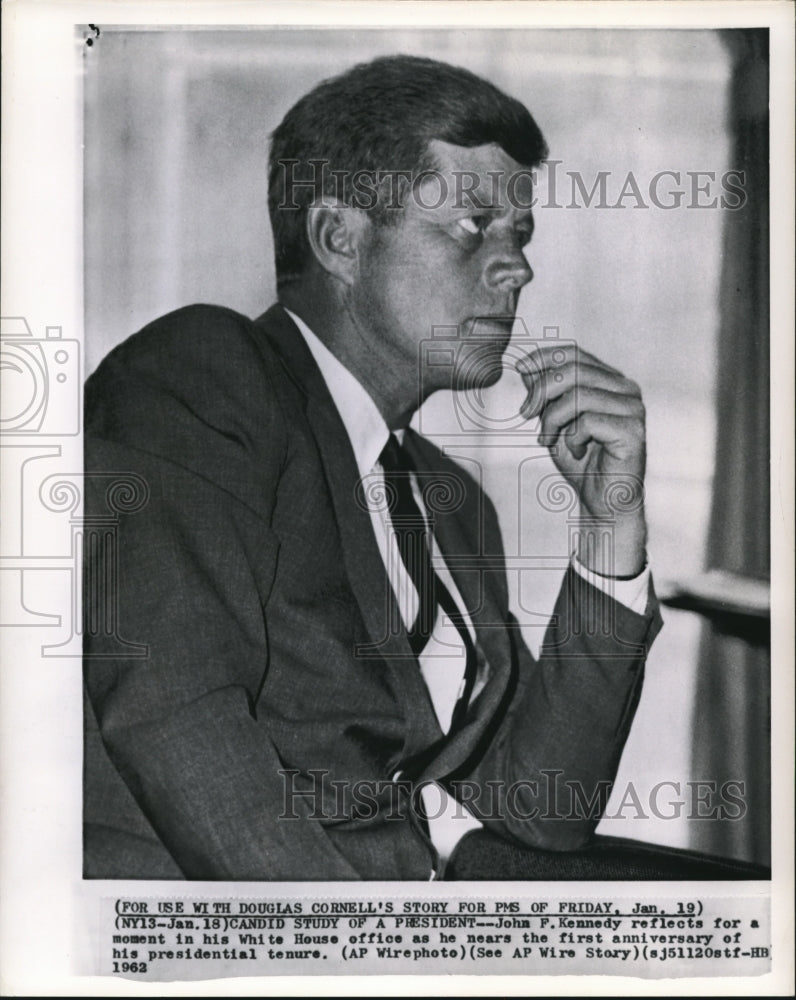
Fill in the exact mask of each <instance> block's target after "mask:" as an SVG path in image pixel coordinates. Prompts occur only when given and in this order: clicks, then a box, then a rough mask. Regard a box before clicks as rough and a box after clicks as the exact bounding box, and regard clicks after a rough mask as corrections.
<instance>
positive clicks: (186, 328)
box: [85, 305, 289, 507]
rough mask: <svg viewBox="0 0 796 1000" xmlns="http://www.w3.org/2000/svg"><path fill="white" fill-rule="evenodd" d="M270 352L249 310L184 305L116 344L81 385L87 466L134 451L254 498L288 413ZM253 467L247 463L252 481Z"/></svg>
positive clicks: (282, 445)
mask: <svg viewBox="0 0 796 1000" xmlns="http://www.w3.org/2000/svg"><path fill="white" fill-rule="evenodd" d="M279 377H280V364H279V360H278V357H277V355H276V353H275V352H274V350H273V349H272V347H271V346H270V344H269V343H268V341H267V339H266V338H264V337H262V336H258V335H257V330H256V329H255V326H254V324H253V323H252V321H251V320H249V319H247V318H246V317H245V316H242V315H241V314H239V313H236V312H234V311H233V310H231V309H225V308H222V307H218V306H208V305H193V306H187V307H185V308H183V309H179V310H177V311H175V312H172V313H169V314H168V315H166V316H163V317H161V318H160V319H157V320H155V321H154V322H152V323H150V324H148V325H147V326H146V327H144V328H143V329H142V330H140V331H139V332H138V333H136V334H133V335H132V336H131V337H129V338H128V339H127V340H125V341H124V342H123V343H122V344H120V345H119V346H118V347H116V348H115V349H114V350H113V351H111V352H110V354H109V355H108V356H107V357H106V358H105V360H104V361H103V362H102V363H101V364H100V366H99V367H98V368H97V370H96V371H95V372H94V373H93V374H92V375H91V376H90V377H89V379H88V380H87V382H86V388H85V442H86V443H85V450H86V465H87V469H88V470H91V468H92V467H93V466H94V465H95V456H97V458H96V463H97V465H98V467H99V468H101V467H102V465H101V464H99V463H100V456H102V460H101V461H102V463H107V461H108V458H107V454H108V448H109V446H112V450H117V451H118V450H121V451H122V452H125V453H127V452H130V451H135V452H144V453H147V454H148V455H150V456H156V457H157V458H158V459H161V460H165V461H167V462H170V463H172V464H173V465H176V466H179V467H181V468H182V469H183V470H185V471H187V472H189V473H191V474H193V475H197V476H200V477H202V478H203V479H206V480H209V481H210V482H212V483H214V484H216V485H221V486H223V488H224V489H226V490H228V491H229V492H231V493H233V494H234V495H235V496H236V497H237V498H238V499H240V500H242V501H243V502H244V503H246V504H247V505H250V506H252V505H253V506H255V507H256V506H257V504H258V503H259V499H260V498H261V497H262V484H263V482H264V481H273V480H274V479H275V478H278V474H279V469H280V467H281V466H282V465H283V464H284V461H285V453H286V441H287V426H288V422H289V417H288V416H287V415H286V414H285V394H284V393H283V392H280V391H279V390H278V388H277V385H276V382H277V381H278V380H279ZM253 470H257V476H256V480H257V481H256V482H253V475H252V473H253Z"/></svg>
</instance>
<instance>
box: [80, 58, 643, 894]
mask: <svg viewBox="0 0 796 1000" xmlns="http://www.w3.org/2000/svg"><path fill="white" fill-rule="evenodd" d="M545 155H546V149H545V144H544V140H543V138H542V135H541V132H540V131H539V129H538V127H537V125H536V123H535V122H534V120H533V118H532V117H531V115H530V114H529V113H528V111H527V110H526V109H525V108H524V107H523V106H522V105H521V104H519V103H518V102H517V101H515V100H513V99H512V98H509V97H507V96H506V95H505V94H502V93H501V92H500V91H498V90H497V89H496V88H494V87H493V86H491V85H490V84H489V83H487V82H486V81H483V80H481V79H479V78H477V77H475V76H473V75H472V74H470V73H468V72H466V71H464V70H459V69H455V68H453V67H450V66H446V65H444V64H441V63H437V62H433V61H430V60H423V59H414V58H409V57H393V58H389V59H380V60H375V61H374V62H372V63H369V64H365V65H363V66H359V67H355V68H354V69H353V70H351V71H349V72H348V73H346V74H343V75H342V76H341V77H338V78H335V79H334V80H331V81H327V82H325V83H323V84H321V85H320V86H319V87H318V88H316V89H315V90H314V91H313V92H311V93H310V94H308V95H307V96H306V97H304V98H303V99H302V100H301V101H299V102H298V104H297V105H295V106H294V107H293V108H292V109H291V110H290V111H289V112H288V114H287V115H286V116H285V119H284V120H283V122H282V123H281V125H280V126H279V127H278V128H277V130H276V131H275V133H274V136H273V146H272V151H271V165H270V173H269V207H270V211H271V219H272V225H273V229H274V237H275V246H276V267H277V282H278V290H279V295H278V298H279V303H278V304H277V305H275V306H273V307H272V308H271V309H269V310H268V311H267V312H266V313H265V314H264V315H263V316H261V317H260V318H259V319H258V320H256V321H251V320H249V319H247V318H245V317H243V316H241V315H239V314H237V313H235V312H232V311H231V310H228V309H222V308H218V307H212V306H193V307H189V308H186V309H182V310H179V311H178V312H175V313H172V314H170V315H169V316H166V317H163V318H162V319H160V320H157V321H156V322H154V323H152V324H150V326H148V327H146V328H145V329H144V330H142V331H141V332H140V333H138V334H136V335H135V336H133V337H131V338H130V339H129V340H127V341H126V342H125V343H123V344H122V345H121V346H120V347H118V348H116V349H115V350H114V351H113V352H111V354H110V355H109V356H108V357H107V358H106V359H105V361H104V362H103V364H102V365H101V366H100V368H99V369H98V370H97V372H96V373H95V374H94V375H92V377H91V378H90V379H89V380H88V383H87V385H86V470H87V473H89V475H88V476H87V495H86V511H87V516H88V517H94V518H97V517H101V513H102V509H103V504H104V503H105V496H106V495H105V493H104V492H103V490H104V487H105V486H106V485H107V482H106V480H105V478H103V476H104V474H105V473H111V472H122V471H124V472H131V473H134V474H135V475H136V476H137V477H138V479H137V482H139V483H143V484H145V490H146V504H145V505H144V506H143V508H142V509H141V510H140V511H138V512H136V513H133V514H130V515H129V516H122V518H121V520H120V524H119V529H118V538H117V539H114V544H116V542H117V541H118V553H119V574H118V577H117V578H116V580H115V582H114V584H113V587H114V592H113V598H114V602H115V603H114V604H113V608H114V614H115V613H116V610H117V609H118V622H119V629H120V631H121V633H122V634H123V635H124V636H128V637H130V638H131V639H135V640H137V641H139V642H143V643H145V644H146V646H147V655H146V657H145V658H136V657H124V656H121V655H119V653H118V648H119V647H118V643H117V642H116V641H115V640H116V638H117V636H116V635H115V634H114V629H113V628H108V627H103V626H102V624H100V625H99V626H98V625H97V622H98V621H100V622H102V620H103V619H102V610H101V608H100V606H99V605H100V602H101V598H100V597H98V596H97V595H98V588H97V587H96V585H95V581H96V579H97V572H98V567H99V566H102V565H107V561H108V552H107V546H108V545H109V544H110V543H109V540H108V539H109V536H105V537H104V540H103V538H100V539H99V540H98V542H97V544H96V545H94V546H92V547H91V549H90V551H89V552H88V553H87V562H86V572H85V577H86V580H87V585H86V600H85V605H86V644H85V649H86V661H85V677H86V691H87V696H88V697H87V707H86V755H85V808H84V813H85V874H86V876H87V877H106V878H118V877H126V878H130V877H132V878H190V879H246V880H258V879H278V880H293V879H313V880H315V879H356V878H364V879H421V880H425V879H428V878H430V877H439V876H441V875H443V873H444V871H445V866H446V864H447V861H448V859H449V857H451V856H452V855H454V856H455V851H456V847H457V844H458V842H459V841H460V840H461V838H462V837H463V836H465V835H466V834H467V833H468V832H469V831H472V830H474V829H479V828H481V827H483V828H484V829H485V830H486V831H487V832H489V833H491V834H493V835H494V836H495V837H496V838H500V839H501V841H506V842H510V843H512V844H514V845H517V846H519V847H520V848H522V847H523V846H527V847H542V848H546V849H548V850H555V851H566V850H570V849H573V848H577V847H580V846H582V845H583V844H584V843H586V842H588V839H589V837H590V836H591V834H592V832H593V830H594V827H595V825H596V823H597V821H598V819H599V806H595V805H594V803H595V802H602V804H603V805H604V795H603V793H604V792H605V791H606V789H607V788H608V787H610V782H611V781H612V779H613V777H614V775H615V772H616V768H617V766H618V762H619V758H620V755H621V752H622V748H623V745H624V742H625V739H626V736H627V733H628V731H629V727H630V724H631V721H632V718H633V714H634V711H635V707H636V704H637V702H638V698H639V694H640V688H641V680H642V674H643V663H644V658H645V655H646V651H647V648H648V647H649V644H650V642H651V641H652V639H653V637H654V635H655V633H656V631H657V629H658V627H659V624H660V619H659V615H658V611H657V605H656V602H655V598H654V594H653V592H652V588H651V584H650V580H649V574H648V570H647V568H646V556H645V523H644V512H643V491H642V488H641V483H642V480H643V474H644V411H643V405H642V403H641V400H640V394H639V390H638V388H637V386H635V385H634V384H633V383H632V382H630V381H629V380H628V379H626V378H624V376H622V375H621V374H620V373H619V372H617V371H616V370H614V369H612V368H610V367H608V366H607V365H605V364H603V363H602V362H600V361H599V360H598V359H596V358H594V357H593V356H591V355H587V354H586V353H585V352H581V351H577V350H576V349H574V348H569V349H567V356H566V358H565V360H564V362H563V363H558V362H557V363H556V364H555V365H554V364H553V363H552V352H553V350H555V349H558V345H551V346H550V347H542V348H541V349H540V350H539V351H538V352H535V354H534V356H533V357H532V358H528V359H527V360H526V361H525V363H524V365H522V366H521V368H522V372H523V377H524V379H525V381H526V384H527V388H528V399H527V401H526V403H525V405H524V407H523V415H524V416H525V417H532V416H539V417H540V418H541V431H542V435H543V437H542V441H543V443H546V444H548V445H549V447H550V449H551V455H552V456H553V459H554V461H555V463H556V465H557V466H558V469H559V470H560V472H561V473H562V476H563V477H564V478H566V480H567V481H568V482H569V483H570V484H571V486H572V488H573V489H575V490H577V493H578V496H579V499H580V504H581V508H582V510H583V511H584V516H585V519H586V521H588V523H589V524H591V525H596V526H597V527H596V532H595V531H590V530H586V529H585V528H584V531H583V532H582V533H581V541H580V544H579V549H578V551H577V552H576V553H574V555H573V561H572V565H571V566H570V568H569V570H568V571H567V574H566V576H565V579H564V581H563V584H562V589H561V593H560V595H559V598H558V602H557V604H556V608H555V611H554V615H553V618H552V621H551V626H550V629H549V630H548V633H547V635H546V638H545V641H544V644H543V647H542V652H541V655H540V658H539V660H538V661H537V660H534V658H533V657H532V656H531V654H530V653H529V652H528V650H527V649H526V647H525V646H524V644H523V641H522V638H521V636H520V631H519V627H518V625H517V623H516V621H515V620H514V619H513V617H512V615H511V614H510V612H509V609H508V596H507V584H506V577H505V571H504V568H503V564H502V546H501V541H500V532H499V528H498V524H497V518H496V515H495V512H494V509H493V507H492V504H491V503H490V501H489V500H488V498H487V497H486V496H485V494H484V493H483V492H482V490H481V489H480V486H479V484H478V483H477V482H476V481H475V480H474V479H473V478H471V476H470V475H468V474H467V473H466V472H465V471H464V470H463V469H462V468H461V467H460V466H459V465H457V464H456V463H454V462H453V461H451V460H450V459H449V458H448V457H446V456H445V455H444V454H442V453H441V452H440V451H439V450H438V449H437V448H435V447H434V446H432V445H431V444H430V443H429V442H428V441H426V440H424V439H423V438H422V437H420V436H419V435H418V434H416V433H415V432H414V431H413V430H412V429H411V428H410V427H409V422H410V420H411V418H412V416H413V414H414V413H415V412H416V410H417V409H418V407H419V406H420V405H421V404H422V403H423V402H424V400H425V399H427V398H428V397H429V396H430V395H431V394H433V393H434V392H437V391H438V390H440V389H451V388H452V389H455V390H457V391H461V392H468V391H473V390H474V389H480V388H482V387H484V386H485V385H489V384H492V383H494V382H495V381H496V380H497V378H498V377H499V375H500V371H501V359H502V356H503V354H504V352H505V351H506V348H507V346H508V343H509V338H510V336H511V326H512V322H513V317H514V314H515V311H516V307H517V300H518V296H519V293H520V291H521V289H522V288H523V287H524V286H525V285H526V284H527V283H528V282H529V281H530V279H531V277H532V272H531V270H530V267H529V265H528V262H527V259H526V256H525V248H526V246H527V244H528V242H529V241H530V238H531V234H532V229H533V216H532V211H531V207H530V206H531V201H532V187H531V183H532V178H531V169H532V168H533V167H534V166H536V165H538V164H539V163H540V161H541V160H542V159H543V157H544V156H545ZM440 327H444V328H447V329H448V330H449V331H450V332H449V335H448V336H447V338H446V337H443V338H442V339H440V338H439V337H435V339H434V349H435V351H437V353H438V354H439V351H440V350H441V351H443V353H444V354H445V357H446V358H447V359H448V360H447V361H446V363H444V364H439V363H434V364H432V363H430V360H429V354H428V350H427V344H426V342H427V341H428V338H429V337H430V335H431V333H432V329H435V328H440ZM559 361H560V359H559ZM93 473H100V475H92V474H93ZM95 484H98V485H99V487H102V489H99V488H97V489H96V492H95V491H94V490H95ZM617 489H618V491H619V493H620V494H621V493H622V492H623V491H624V503H623V504H621V505H620V506H619V507H617V505H616V504H615V503H614V502H613V500H612V498H615V497H616V495H617ZM608 526H610V527H609V532H610V535H611V537H612V540H613V541H612V547H611V549H610V551H609V552H606V551H605V548H604V546H601V545H600V544H596V543H595V538H596V537H597V536H598V535H600V536H601V535H604V530H603V529H605V528H607V527H608ZM114 621H115V619H114ZM106 624H107V623H106ZM564 796H565V798H566V800H564ZM496 842H497V841H496ZM518 877H521V875H520V876H518Z"/></svg>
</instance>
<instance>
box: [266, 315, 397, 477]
mask: <svg viewBox="0 0 796 1000" xmlns="http://www.w3.org/2000/svg"><path fill="white" fill-rule="evenodd" d="M283 308H284V307H283ZM285 312H286V313H287V314H288V316H290V318H291V319H292V320H293V322H294V323H295V324H296V326H297V327H298V328H299V330H300V331H301V335H302V336H303V337H304V340H305V341H306V342H307V347H309V349H310V352H311V353H312V356H313V358H314V359H315V363H316V364H317V366H318V368H319V369H320V371H321V376H322V377H323V380H324V382H325V383H326V388H327V389H328V390H329V395H330V396H331V397H332V401H333V402H334V405H335V407H336V408H337V412H338V413H339V414H340V419H341V420H342V421H343V425H344V427H345V429H346V433H347V434H348V439H349V441H350V442H351V447H352V449H353V451H354V457H355V458H356V462H357V468H358V469H359V474H360V476H366V475H367V474H368V473H369V472H371V471H372V469H373V466H374V465H375V464H376V462H377V461H378V459H379V455H381V452H382V449H383V448H384V446H385V444H386V443H387V439H388V437H389V436H390V430H389V428H388V427H387V424H386V423H385V420H384V417H382V415H381V413H380V412H379V408H378V407H377V406H376V404H375V403H374V402H373V398H372V397H371V396H370V394H369V393H368V391H367V389H365V388H364V386H363V385H362V383H361V382H359V381H358V380H357V379H356V378H355V377H354V376H353V375H352V374H351V372H350V371H349V370H348V369H347V368H346V367H345V365H344V364H343V363H342V361H340V360H339V358H336V357H335V356H334V354H332V352H331V351H330V350H329V348H328V347H327V346H326V345H325V344H324V343H323V342H322V341H321V340H319V339H318V337H317V336H316V335H315V334H314V333H313V332H312V330H310V328H309V327H308V326H307V324H306V323H305V322H304V320H303V319H302V318H301V317H300V316H297V315H296V314H295V313H294V312H291V311H290V309H285Z"/></svg>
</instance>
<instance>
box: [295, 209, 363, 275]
mask: <svg viewBox="0 0 796 1000" xmlns="http://www.w3.org/2000/svg"><path fill="white" fill-rule="evenodd" d="M368 224H369V220H368V219H367V218H366V217H365V213H364V212H361V211H359V210H358V209H356V208H352V207H351V206H350V205H345V204H344V203H342V202H337V203H335V204H331V205H330V204H326V205H311V206H310V208H309V210H308V212H307V238H308V240H309V242H310V246H311V247H312V252H313V254H314V255H315V259H316V260H317V261H318V263H319V264H320V265H321V267H322V268H323V269H324V271H326V272H328V273H329V274H331V275H333V276H334V277H336V278H339V279H340V280H341V281H342V282H344V283H345V284H346V285H350V284H351V283H352V281H353V280H354V279H355V277H356V274H357V271H358V269H359V253H360V249H361V246H362V240H363V238H364V236H365V229H366V228H367V226H368Z"/></svg>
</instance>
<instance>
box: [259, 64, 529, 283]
mask: <svg viewBox="0 0 796 1000" xmlns="http://www.w3.org/2000/svg"><path fill="white" fill-rule="evenodd" d="M432 139H439V140H442V141H443V142H449V143H452V144H454V145H457V146H467V147H472V146H481V145H485V144H487V143H496V144H497V145H499V146H500V147H501V148H502V149H503V150H504V151H505V152H506V153H508V154H509V156H511V157H512V158H513V159H515V160H516V161H517V162H518V163H520V164H521V165H522V166H524V167H527V168H530V167H534V166H536V165H538V164H539V163H540V162H541V161H542V160H543V159H544V158H545V156H547V146H546V144H545V140H544V137H543V136H542V133H541V131H540V130H539V127H538V125H537V124H536V122H535V121H534V120H533V118H532V116H531V114H530V113H529V112H528V110H527V109H526V108H525V107H524V106H523V105H522V104H521V103H520V102H519V101H517V100H515V99H514V98H513V97H509V96H508V95H506V94H504V93H503V92H502V91H500V90H498V88H497V87H495V86H493V85H492V84H491V83H489V82H487V81H486V80H483V79H481V78H480V77H478V76H476V75H475V74H474V73H471V72H469V71H468V70H466V69H461V68H460V67H457V66H450V65H448V64H447V63H442V62H437V61H436V60H434V59H424V58H420V57H416V56H403V55H401V56H386V57H382V58H379V59H374V60H372V61H371V62H367V63H361V64H359V65H357V66H354V67H353V68H352V69H350V70H348V71H347V72H345V73H343V74H341V75H340V76H337V77H333V78H332V79H329V80H325V81H323V82H322V83H320V84H319V85H318V86H317V87H315V88H314V89H313V90H311V91H310V92H309V93H308V94H306V95H305V96H304V97H302V98H301V100H299V101H298V103H297V104H295V105H294V106H293V107H292V108H291V109H290V111H288V113H287V114H286V115H285V117H284V119H283V120H282V122H281V124H280V125H279V126H278V127H277V128H276V129H275V130H274V132H273V134H272V136H271V140H272V142H271V155H270V160H269V170H268V209H269V213H270V216H271V226H272V228H273V232H274V247H275V253H276V275H277V283H278V284H284V283H285V282H286V281H288V280H290V279H292V278H295V277H297V276H298V275H300V274H301V273H302V272H303V270H304V268H305V266H306V264H307V262H308V261H309V260H310V255H311V252H312V251H311V249H310V245H309V242H308V240H307V234H306V220H307V210H308V207H309V206H310V205H311V204H312V203H313V202H314V201H316V200H317V199H319V198H321V197H322V196H336V197H338V198H341V199H342V201H343V202H344V203H345V204H348V205H356V206H357V207H360V208H363V207H364V208H368V209H370V210H371V213H372V214H371V218H372V219H373V221H374V222H376V223H378V224H385V223H389V222H390V221H391V220H394V219H395V217H396V215H397V213H396V212H395V211H392V212H390V211H388V210H387V209H386V207H385V202H386V199H385V197H384V196H383V194H382V193H381V192H380V193H379V195H378V197H374V194H375V191H376V188H377V187H378V186H379V185H378V183H377V181H378V179H379V178H381V179H382V180H383V178H384V176H385V175H388V174H392V179H391V181H390V183H391V185H394V184H395V179H396V175H397V173H398V172H399V171H405V172H409V173H410V174H411V178H412V179H414V178H416V177H417V176H418V175H419V174H421V173H423V172H424V171H427V170H433V169H434V167H435V164H434V161H433V158H432V157H431V155H430V153H429V148H428V145H429V142H430V141H431V140H432ZM365 176H370V177H371V178H373V179H376V182H374V183H373V186H371V187H370V188H368V189H367V190H364V193H363V188H362V187H360V186H359V185H358V184H357V180H356V178H360V179H361V178H363V177H365ZM402 190H403V191H405V190H406V184H404V185H403V187H402ZM391 191H392V196H393V197H394V193H395V192H394V188H391ZM392 204H393V208H395V207H400V202H399V204H397V205H396V203H395V201H393V203H392Z"/></svg>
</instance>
